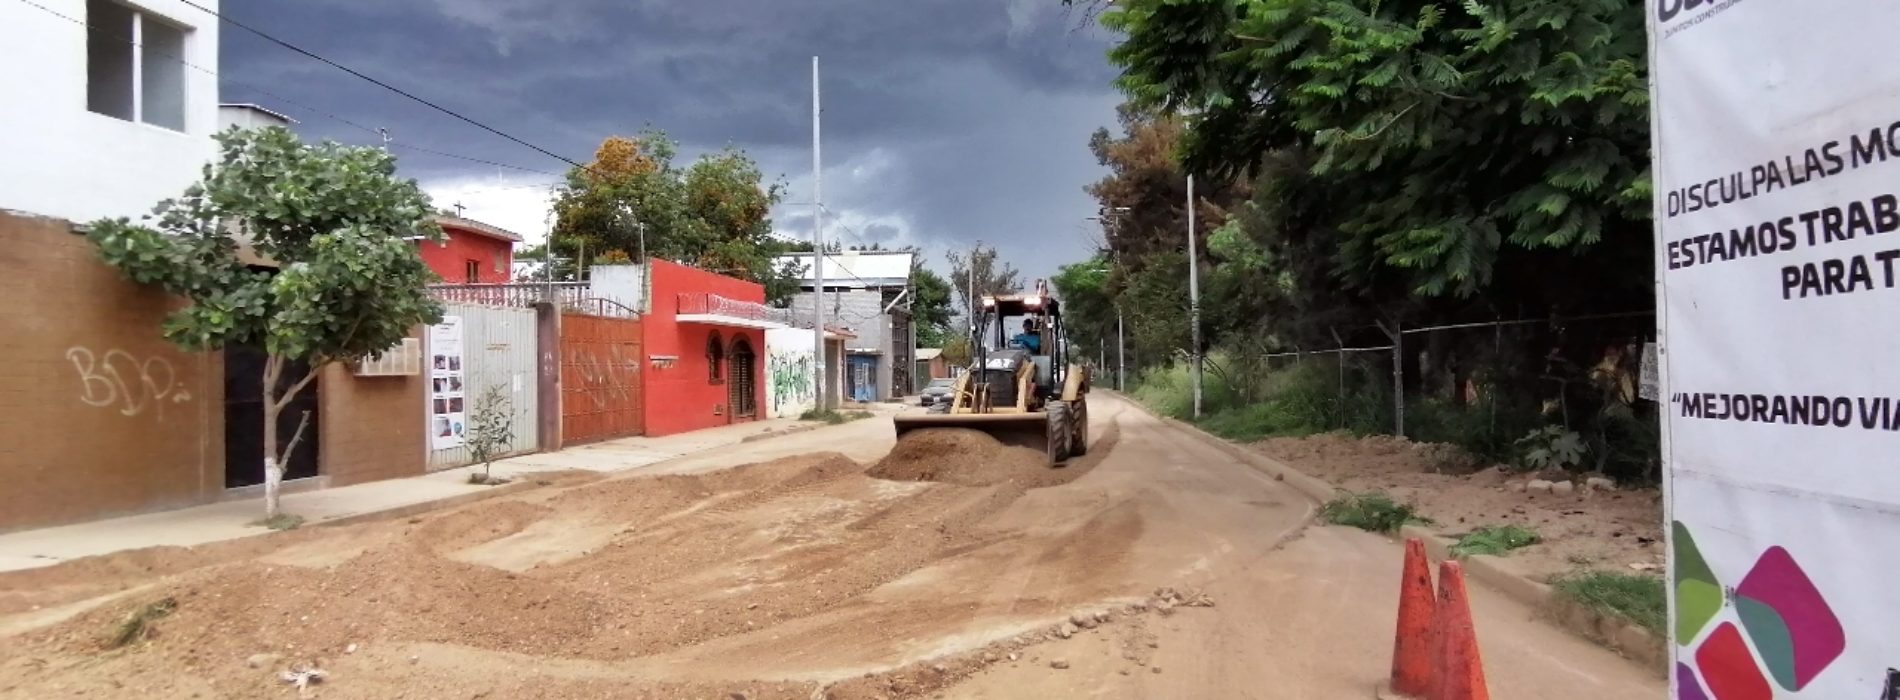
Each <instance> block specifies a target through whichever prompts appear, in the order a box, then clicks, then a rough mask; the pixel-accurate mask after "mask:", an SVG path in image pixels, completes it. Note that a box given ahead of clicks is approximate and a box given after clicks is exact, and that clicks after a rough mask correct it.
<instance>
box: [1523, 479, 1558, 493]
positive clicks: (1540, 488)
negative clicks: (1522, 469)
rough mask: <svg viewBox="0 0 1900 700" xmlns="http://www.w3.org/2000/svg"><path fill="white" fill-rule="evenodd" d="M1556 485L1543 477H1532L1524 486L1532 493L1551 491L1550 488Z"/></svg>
mask: <svg viewBox="0 0 1900 700" xmlns="http://www.w3.org/2000/svg"><path fill="white" fill-rule="evenodd" d="M1554 485H1555V484H1552V483H1550V482H1548V481H1545V480H1543V479H1532V480H1531V482H1530V483H1528V484H1525V485H1524V488H1525V489H1527V490H1529V491H1530V492H1531V493H1550V488H1551V487H1552V486H1554Z"/></svg>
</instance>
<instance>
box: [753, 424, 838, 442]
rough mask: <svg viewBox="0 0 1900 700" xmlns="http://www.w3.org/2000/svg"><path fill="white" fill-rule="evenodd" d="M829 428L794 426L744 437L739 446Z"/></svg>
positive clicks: (823, 426)
mask: <svg viewBox="0 0 1900 700" xmlns="http://www.w3.org/2000/svg"><path fill="white" fill-rule="evenodd" d="M828 427H830V426H827V425H816V424H814V425H794V426H791V427H787V428H780V429H778V430H773V431H770V432H764V433H759V434H757V435H747V436H745V437H742V438H739V442H738V444H741V445H743V444H746V443H748V442H758V441H760V440H770V439H772V438H775V437H784V436H787V435H797V434H799V433H809V432H811V431H813V430H817V429H819V428H828Z"/></svg>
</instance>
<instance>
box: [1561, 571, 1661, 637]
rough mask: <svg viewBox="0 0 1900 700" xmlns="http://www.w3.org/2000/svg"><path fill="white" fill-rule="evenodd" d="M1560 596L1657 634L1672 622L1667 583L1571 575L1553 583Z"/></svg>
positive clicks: (1618, 576) (1644, 578)
mask: <svg viewBox="0 0 1900 700" xmlns="http://www.w3.org/2000/svg"><path fill="white" fill-rule="evenodd" d="M1551 585H1552V586H1554V587H1555V588H1556V589H1557V592H1558V593H1560V594H1562V595H1564V596H1566V597H1568V598H1570V599H1571V600H1574V601H1577V602H1578V603H1579V604H1582V605H1583V606H1584V607H1586V608H1589V609H1591V610H1594V611H1596V612H1598V613H1604V614H1616V615H1621V616H1623V617H1626V618H1629V619H1630V620H1631V621H1633V622H1635V623H1636V624H1639V625H1642V626H1643V628H1645V629H1647V630H1649V631H1650V632H1652V633H1655V634H1663V633H1664V632H1663V628H1664V627H1665V626H1666V623H1667V621H1668V619H1669V607H1668V598H1667V595H1666V594H1665V593H1664V588H1663V580H1662V579H1660V578H1657V577H1655V576H1636V575H1631V574H1619V573H1612V572H1608V571H1587V572H1582V573H1577V574H1570V575H1567V576H1563V577H1560V578H1558V579H1557V580H1555V581H1552V582H1551Z"/></svg>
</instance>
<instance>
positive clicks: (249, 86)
mask: <svg viewBox="0 0 1900 700" xmlns="http://www.w3.org/2000/svg"><path fill="white" fill-rule="evenodd" d="M19 1H20V2H21V3H22V4H25V5H27V6H29V7H33V8H35V9H38V10H40V11H41V12H45V13H46V14H49V15H52V16H54V17H58V18H60V19H63V20H66V21H68V22H72V23H73V24H77V25H79V26H80V27H83V28H86V29H90V30H92V31H95V32H99V33H100V34H102V35H104V36H106V37H108V38H111V39H113V40H115V41H120V42H124V43H125V44H128V45H131V46H136V47H139V48H140V49H143V50H145V51H146V52H148V55H151V54H155V55H157V56H160V57H162V58H166V59H169V60H172V61H176V62H177V63H178V64H179V65H182V66H185V67H187V68H190V69H192V70H195V71H198V72H200V73H203V74H205V75H207V76H210V77H213V78H217V79H219V80H220V81H223V82H225V83H229V84H231V85H233V86H236V87H240V88H244V89H246V90H251V91H254V92H257V93H258V94H261V95H264V96H266V97H269V98H271V99H273V100H276V101H278V102H282V103H284V104H287V105H291V106H292V107H296V108H298V109H301V110H304V111H306V112H309V113H311V114H315V115H318V116H321V117H324V118H327V119H330V120H332V121H335V122H337V123H339V124H343V125H345V126H349V127H352V128H355V129H357V130H358V131H362V132H363V133H366V134H369V135H371V136H375V137H377V138H378V139H381V138H383V137H384V133H383V131H382V130H381V129H376V128H373V127H370V126H366V125H364V124H362V123H360V122H357V121H353V120H351V119H348V118H346V117H342V116H338V115H336V114H334V113H331V112H329V111H327V110H324V109H320V108H317V107H313V106H311V105H308V104H305V103H303V102H299V101H297V100H293V99H291V98H288V97H285V96H283V95H281V94H278V93H276V92H272V91H270V90H268V89H265V88H263V87H261V86H259V85H256V84H253V83H247V82H244V81H242V80H238V79H236V78H232V77H230V76H227V75H223V74H220V73H219V72H218V71H215V70H212V69H210V68H206V67H204V66H201V65H198V64H196V63H192V62H190V61H187V60H185V59H184V57H183V56H179V55H177V54H174V53H171V52H169V51H165V50H162V49H154V48H152V47H150V46H147V45H145V44H143V43H140V42H137V41H133V40H132V39H130V38H128V37H125V36H122V35H119V34H117V33H115V32H112V31H111V30H108V29H105V28H103V27H100V26H99V25H96V24H92V23H89V22H87V21H85V20H82V19H79V18H77V17H73V16H71V15H67V14H65V13H62V12H60V11H58V10H55V9H52V8H50V7H47V6H45V5H42V4H40V3H37V2H34V1H33V0H19ZM388 145H389V146H390V147H392V148H400V149H403V150H408V151H416V152H419V153H427V154H430V155H436V156H442V157H445V158H454V159H457V160H465V161H469V162H472V163H483V164H486V165H493V166H496V167H501V168H510V169H513V170H520V171H523V172H530V173H539V174H543V175H552V176H554V177H561V174H560V173H554V172H549V171H546V170H537V169H535V168H528V167H523V166H520V165H514V164H511V163H502V162H497V161H493V160H488V159H485V158H476V157H474V156H465V155H461V154H459V153H450V152H447V151H439V150H435V149H432V148H426V147H423V146H416V145H413V144H408V143H403V142H401V141H391V142H389V143H388Z"/></svg>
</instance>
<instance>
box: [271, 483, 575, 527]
mask: <svg viewBox="0 0 1900 700" xmlns="http://www.w3.org/2000/svg"><path fill="white" fill-rule="evenodd" d="M519 478H520V477H517V479H519ZM540 487H541V486H540V484H536V483H535V482H534V481H533V480H532V479H523V480H517V481H511V482H509V483H506V484H502V485H500V486H494V487H490V488H488V489H486V490H482V491H476V492H473V493H464V494H457V495H454V496H449V497H447V498H438V499H435V500H433V501H421V502H418V503H411V504H408V505H403V506H396V507H394V508H389V509H385V510H371V511H364V512H362V513H352V514H349V515H340V516H337V517H334V518H329V519H326V520H318V521H316V522H312V523H308V524H306V525H305V527H336V526H341V525H356V524H359V523H369V522H376V521H378V520H395V519H397V518H406V517H409V516H412V515H420V514H422V513H429V512H433V511H437V510H443V509H446V508H457V507H461V506H465V505H468V504H470V503H480V502H482V501H486V500H488V499H491V498H499V497H502V496H506V495H509V494H513V493H520V492H522V491H527V490H529V489H535V488H540ZM258 534H269V533H267V532H265V533H258ZM240 539H241V538H240Z"/></svg>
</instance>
